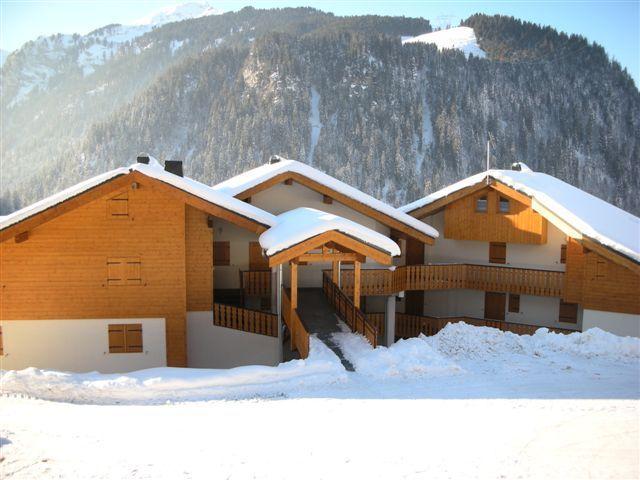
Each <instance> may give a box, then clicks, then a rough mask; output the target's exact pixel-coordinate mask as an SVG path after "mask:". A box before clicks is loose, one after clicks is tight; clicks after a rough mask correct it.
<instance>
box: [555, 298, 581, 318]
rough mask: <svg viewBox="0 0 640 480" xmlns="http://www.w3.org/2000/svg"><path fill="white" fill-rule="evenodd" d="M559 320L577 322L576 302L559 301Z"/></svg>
mask: <svg viewBox="0 0 640 480" xmlns="http://www.w3.org/2000/svg"><path fill="white" fill-rule="evenodd" d="M558 321H559V322H564V323H578V304H577V303H565V302H563V301H562V300H561V301H560V315H559V318H558Z"/></svg>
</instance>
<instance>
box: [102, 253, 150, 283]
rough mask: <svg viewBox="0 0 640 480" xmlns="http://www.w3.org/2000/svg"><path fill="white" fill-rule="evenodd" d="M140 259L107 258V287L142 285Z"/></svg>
mask: <svg viewBox="0 0 640 480" xmlns="http://www.w3.org/2000/svg"><path fill="white" fill-rule="evenodd" d="M141 270H142V269H141V265H140V257H111V258H107V285H109V286H111V285H142V274H141Z"/></svg>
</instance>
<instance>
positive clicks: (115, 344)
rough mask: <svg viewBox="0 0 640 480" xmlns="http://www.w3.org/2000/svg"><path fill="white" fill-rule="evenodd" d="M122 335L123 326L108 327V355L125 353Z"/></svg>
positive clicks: (123, 331) (123, 333)
mask: <svg viewBox="0 0 640 480" xmlns="http://www.w3.org/2000/svg"><path fill="white" fill-rule="evenodd" d="M124 335H125V326H124V325H109V353H124V352H125V342H124Z"/></svg>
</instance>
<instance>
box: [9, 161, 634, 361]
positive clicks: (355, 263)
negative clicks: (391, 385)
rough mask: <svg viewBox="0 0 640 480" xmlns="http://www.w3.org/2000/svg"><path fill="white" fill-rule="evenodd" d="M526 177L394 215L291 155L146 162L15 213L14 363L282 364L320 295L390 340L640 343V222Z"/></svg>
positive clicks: (490, 182)
mask: <svg viewBox="0 0 640 480" xmlns="http://www.w3.org/2000/svg"><path fill="white" fill-rule="evenodd" d="M520 168H521V171H505V170H496V171H489V172H485V173H483V174H479V175H478V176H474V177H471V178H470V179H466V180H463V181H462V182H459V183H458V184H454V185H452V186H451V187H447V189H443V190H441V191H439V192H435V193H434V194H431V195H429V196H427V197H425V198H424V199H421V200H418V201H417V202H414V203H413V204H410V205H407V206H406V207H403V208H402V209H396V208H394V207H391V206H390V205H387V204H385V203H383V202H381V201H379V200H377V199H375V198H373V197H371V196H369V195H366V194H364V193H363V192H361V191H359V190H357V189H355V188H353V187H351V186H349V185H347V184H345V183H343V182H340V181H338V180H337V179H335V178H333V177H331V176H329V175H327V174H325V173H323V172H320V171H319V170H317V169H314V168H312V167H310V166H308V165H304V164H302V163H299V162H296V161H292V160H284V159H280V158H278V157H274V158H272V160H271V161H270V162H269V163H268V164H266V165H263V166H261V167H258V168H256V169H253V170H250V171H248V172H245V173H243V174H240V175H238V176H236V177H233V178H231V179H229V180H227V181H225V182H222V183H220V184H218V185H215V186H213V187H211V186H207V185H204V184H201V183H199V182H196V181H194V180H192V179H189V178H187V177H184V176H183V175H182V164H181V163H180V162H165V166H164V168H163V167H162V166H160V164H159V163H158V162H157V161H155V160H154V159H152V158H151V159H150V158H149V157H144V156H143V157H139V158H138V163H136V164H134V165H132V166H130V167H126V168H119V169H116V170H112V171H110V172H107V173H105V174H102V175H99V176H97V177H94V178H92V179H89V180H87V181H85V182H82V183H80V184H78V185H75V186H74V187H71V188H69V189H67V190H65V191H62V192H59V193H58V194H55V195H53V196H51V197H48V198H46V199H44V200H42V201H40V202H37V203H35V204H33V205H30V206H28V207H26V208H24V209H22V210H19V211H17V212H14V213H13V214H11V215H8V216H6V217H2V218H0V242H1V243H0V248H1V250H0V254H1V256H0V267H1V272H0V277H1V278H0V284H1V290H0V292H1V293H0V363H1V364H2V365H1V368H2V369H20V368H26V367H29V366H35V367H42V368H54V369H59V370H70V371H89V370H98V371H102V372H116V371H128V370H136V369H141V368H149V367H155V366H164V365H168V366H178V367H184V366H189V367H209V368H227V367H232V366H237V365H246V364H268V365H273V364H277V363H279V362H280V361H282V360H283V358H284V359H287V358H292V357H294V356H301V357H306V356H307V355H308V354H309V348H310V345H309V336H310V335H312V334H313V333H314V329H313V328H314V327H313V324H312V323H313V322H311V320H310V319H308V318H303V317H304V315H301V310H300V308H299V306H300V302H301V299H303V298H305V297H304V296H305V295H311V294H312V293H313V292H320V291H321V292H322V295H323V298H324V301H325V302H327V303H328V304H329V305H330V307H331V308H333V309H334V311H335V312H336V314H337V315H338V316H339V317H340V318H341V319H342V320H343V321H344V322H345V323H346V324H347V325H348V326H349V327H350V328H351V329H352V330H353V331H354V332H358V333H361V334H363V335H364V336H365V337H366V338H367V339H368V340H369V342H370V343H371V344H372V345H374V346H376V345H378V344H384V345H389V344H390V343H393V342H394V341H395V340H396V339H397V338H401V337H409V336H415V335H418V334H419V333H425V334H433V333H436V332H437V331H438V330H439V329H440V328H442V327H443V326H444V325H446V323H448V322H455V321H460V320H463V321H466V322H468V323H472V324H475V325H487V326H493V327H496V328H501V329H503V330H510V331H513V332H516V333H532V332H533V331H534V330H535V329H536V328H538V327H540V326H545V327H548V328H552V329H555V330H557V331H562V332H570V331H574V330H583V329H587V328H591V327H600V328H603V329H606V330H610V331H612V332H615V333H618V334H623V335H636V336H638V335H640V315H639V314H640V301H639V296H638V292H639V291H640V280H639V279H640V261H639V260H640V253H639V252H640V247H639V246H638V243H640V240H639V239H638V235H639V231H640V230H639V226H640V220H639V219H638V218H637V217H634V216H632V215H630V214H628V213H626V212H624V211H622V210H619V209H617V208H615V207H613V206H611V205H609V204H607V203H606V202H603V201H601V200H599V199H596V198H595V197H592V196H590V195H589V196H588V197H586V196H587V195H588V194H586V193H585V192H582V191H580V190H578V189H575V188H574V187H571V186H569V185H567V184H564V182H560V181H559V180H557V179H554V178H553V177H549V176H544V177H541V176H542V175H543V174H539V173H535V172H530V171H528V170H527V169H526V167H524V168H525V170H522V167H520ZM557 182H560V183H561V184H562V185H560V184H558V183H557ZM549 185H551V186H549ZM565 186H566V187H565ZM566 188H569V189H571V190H570V192H571V195H568V194H566V193H565V194H562V193H560V194H558V195H555V196H554V195H553V193H554V192H555V191H556V190H554V189H559V191H560V192H562V191H564V190H563V189H566ZM573 201H575V202H586V203H587V204H588V205H587V206H586V207H584V208H583V207H581V206H580V205H577V206H576V207H575V208H571V205H567V204H566V203H571V202H573ZM563 202H565V203H563ZM585 210H586V213H585ZM594 212H596V213H597V214H596V213H594ZM589 215H592V217H593V218H591V217H589ZM602 216H605V218H607V219H608V222H609V224H610V225H609V226H607V225H604V223H606V222H600V221H596V220H597V219H600V218H602ZM596 217H597V219H595V220H594V218H596ZM434 227H435V228H434ZM438 231H440V232H441V234H440V236H439V234H438ZM634 242H635V243H634ZM307 310H308V309H307ZM314 321H318V320H317V319H315V320H314ZM320 321H322V320H320Z"/></svg>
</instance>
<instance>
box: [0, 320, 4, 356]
mask: <svg viewBox="0 0 640 480" xmlns="http://www.w3.org/2000/svg"><path fill="white" fill-rule="evenodd" d="M0 355H4V342H3V338H2V326H0Z"/></svg>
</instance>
